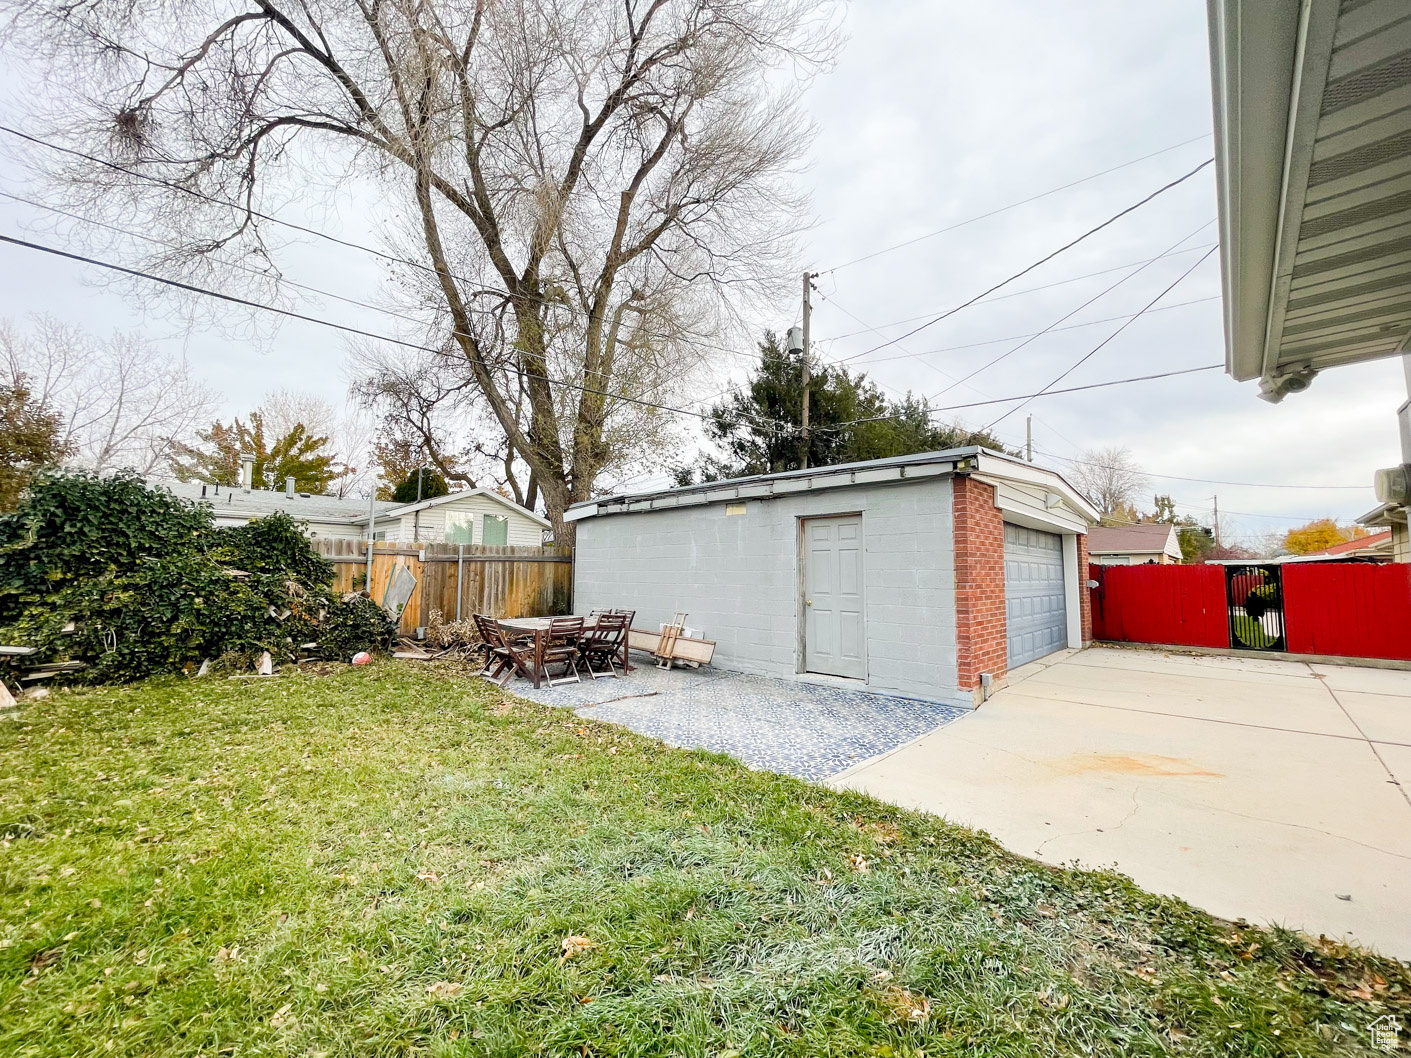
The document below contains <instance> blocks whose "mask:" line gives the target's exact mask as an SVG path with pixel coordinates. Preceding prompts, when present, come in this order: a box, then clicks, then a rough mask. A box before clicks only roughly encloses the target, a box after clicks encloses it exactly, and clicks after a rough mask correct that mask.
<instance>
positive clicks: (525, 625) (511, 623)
mask: <svg viewBox="0 0 1411 1058" xmlns="http://www.w3.org/2000/svg"><path fill="white" fill-rule="evenodd" d="M564 616H567V617H572V616H574V615H573V614H565V615H564ZM551 621H553V618H552V617H512V618H508V619H506V620H504V621H501V622H500V626H501V627H502V628H504V629H506V630H508V631H510V632H514V633H518V634H520V635H527V636H532V637H533V638H534V654H533V668H534V671H533V673H531V674H530V675H529V679H530V681H531V682H532V683H533V684H534V686H535V688H536V689H537V688H538V687H539V686H540V685H541V684H542V683H543V680H544V640H545V637H546V636H547V634H548V631H549V623H550V622H551ZM597 627H598V618H597V617H596V616H593V617H585V618H583V631H585V632H588V631H591V630H593V629H595V628H597ZM630 638H631V637H630V636H629V635H624V636H623V637H622V671H623V672H631V671H632V666H631V665H629V664H628V663H627V641H628V639H630Z"/></svg>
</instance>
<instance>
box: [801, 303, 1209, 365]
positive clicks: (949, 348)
mask: <svg viewBox="0 0 1411 1058" xmlns="http://www.w3.org/2000/svg"><path fill="white" fill-rule="evenodd" d="M1219 300H1220V295H1219V294H1212V295H1210V297H1208V298H1192V299H1191V300H1190V301H1177V302H1175V303H1174V304H1171V305H1162V306H1160V307H1159V308H1154V309H1151V310H1149V311H1150V312H1170V311H1171V310H1172V309H1184V308H1189V307H1190V306H1191V305H1204V304H1205V303H1206V302H1208V301H1219ZM1135 315H1136V313H1135V312H1124V313H1122V314H1121V315H1120V316H1104V317H1102V318H1101V319H1097V320H1084V321H1083V322H1082V323H1070V324H1069V325H1068V326H1067V327H1048V328H1045V329H1044V330H1042V331H1030V332H1028V333H1026V334H1008V335H1005V336H1004V337H1002V338H986V339H985V340H984V341H983V342H965V343H964V344H962V345H943V346H940V347H938V348H936V349H922V350H919V351H918V352H914V353H899V354H897V355H896V356H879V357H878V358H877V359H876V360H869V361H867V363H865V364H860V365H858V366H860V367H872V366H873V365H874V364H889V363H892V362H893V361H896V360H908V359H911V358H913V357H915V358H920V357H923V356H934V355H936V354H937V353H954V352H958V351H959V350H961V349H979V348H981V347H982V346H986V345H998V344H1000V343H1001V342H1013V341H1018V340H1019V339H1020V338H1036V337H1038V336H1039V335H1041V334H1056V333H1059V332H1061V331H1080V330H1082V329H1083V328H1085V327H1096V326H1098V324H1101V323H1117V322H1118V321H1119V320H1129V319H1131V318H1132V317H1133V316H1135ZM854 333H856V334H862V333H865V332H862V331H856V332H854ZM839 337H847V336H846V335H840V336H839ZM819 340H820V341H836V340H837V339H832V338H830V339H819Z"/></svg>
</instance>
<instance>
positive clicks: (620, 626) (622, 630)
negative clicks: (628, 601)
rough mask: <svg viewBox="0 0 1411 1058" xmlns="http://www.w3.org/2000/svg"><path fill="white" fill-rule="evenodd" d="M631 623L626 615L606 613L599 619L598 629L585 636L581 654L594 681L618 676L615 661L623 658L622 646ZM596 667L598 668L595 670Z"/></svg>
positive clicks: (592, 629) (589, 631)
mask: <svg viewBox="0 0 1411 1058" xmlns="http://www.w3.org/2000/svg"><path fill="white" fill-rule="evenodd" d="M631 623H632V622H631V619H630V618H629V617H628V616H627V615H626V614H624V613H605V614H601V615H600V616H599V617H598V622H597V627H595V628H591V629H589V630H588V631H587V632H586V633H585V634H584V636H583V644H582V646H581V647H580V652H581V653H582V656H583V665H584V667H585V668H586V669H587V670H588V675H589V676H590V677H591V678H592V679H595V680H602V679H606V678H607V677H609V676H612V677H616V676H617V675H618V672H617V668H616V666H615V665H614V664H613V661H614V659H616V658H619V657H621V656H622V644H623V642H624V641H625V640H626V638H627V629H628V628H629V627H630V626H631ZM595 665H596V666H598V667H597V668H595V667H594V666H595Z"/></svg>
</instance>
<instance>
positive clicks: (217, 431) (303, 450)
mask: <svg viewBox="0 0 1411 1058" xmlns="http://www.w3.org/2000/svg"><path fill="white" fill-rule="evenodd" d="M198 436H199V438H200V442H199V443H198V444H194V445H187V444H181V445H177V446H176V447H175V449H174V450H173V453H172V456H171V460H170V464H171V470H172V473H173V474H174V475H175V476H176V479H177V480H178V481H202V482H206V483H207V484H211V485H231V486H233V485H238V484H240V469H241V467H240V457H241V455H244V454H250V455H253V456H254V457H255V474H254V484H255V487H256V488H259V487H260V486H261V485H263V486H265V487H266V488H279V487H282V486H283V484H284V481H285V479H286V478H291V477H292V478H293V479H294V486H295V488H297V489H298V490H299V491H300V492H313V493H319V494H322V493H325V492H327V491H328V487H329V486H330V485H331V484H332V483H333V482H334V481H336V480H337V479H338V478H339V477H341V476H342V475H343V474H345V473H346V472H347V471H346V468H345V467H343V465H342V464H341V463H340V462H339V460H338V456H337V455H336V453H334V452H332V451H330V450H329V449H328V438H327V437H320V436H315V435H313V434H310V433H309V431H308V429H307V428H306V427H305V426H304V424H303V423H295V424H294V425H293V426H291V427H289V429H288V430H287V431H286V432H285V433H283V434H280V435H278V436H273V437H272V436H269V435H268V434H267V432H266V430H265V419H264V415H263V414H262V413H261V412H258V411H256V412H251V413H250V417H249V421H248V422H242V421H241V420H240V419H236V420H234V422H232V423H231V424H230V425H229V426H227V425H225V424H224V423H220V422H217V423H212V424H211V428H210V429H208V430H201V431H199V433H198Z"/></svg>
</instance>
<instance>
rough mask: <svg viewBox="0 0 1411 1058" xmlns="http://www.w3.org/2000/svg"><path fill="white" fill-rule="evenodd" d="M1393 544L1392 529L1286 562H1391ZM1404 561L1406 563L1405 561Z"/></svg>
mask: <svg viewBox="0 0 1411 1058" xmlns="http://www.w3.org/2000/svg"><path fill="white" fill-rule="evenodd" d="M1392 548H1393V542H1392V533H1391V530H1390V529H1383V530H1382V531H1381V532H1380V533H1369V534H1368V535H1367V536H1364V537H1360V538H1359V539H1357V540H1344V541H1343V542H1342V543H1340V544H1334V545H1333V546H1332V547H1325V548H1323V550H1321V551H1310V552H1309V553H1308V554H1306V555H1290V556H1288V557H1287V558H1285V559H1283V560H1282V561H1284V562H1346V561H1349V560H1352V559H1359V560H1362V561H1367V562H1391V561H1392V560H1393V553H1392ZM1402 561H1405V560H1404V559H1403V560H1402Z"/></svg>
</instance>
